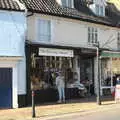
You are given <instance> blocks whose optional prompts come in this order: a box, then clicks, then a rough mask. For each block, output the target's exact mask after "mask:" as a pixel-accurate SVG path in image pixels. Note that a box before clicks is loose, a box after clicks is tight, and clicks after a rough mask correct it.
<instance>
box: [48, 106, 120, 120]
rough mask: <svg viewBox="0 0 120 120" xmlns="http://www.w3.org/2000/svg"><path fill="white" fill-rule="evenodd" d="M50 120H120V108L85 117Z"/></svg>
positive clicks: (76, 115) (77, 115)
mask: <svg viewBox="0 0 120 120" xmlns="http://www.w3.org/2000/svg"><path fill="white" fill-rule="evenodd" d="M50 120H120V108H115V109H110V110H106V111H102V110H101V111H99V112H93V113H90V114H84V115H79V113H78V114H75V115H69V116H64V117H63V116H61V117H60V118H54V119H50Z"/></svg>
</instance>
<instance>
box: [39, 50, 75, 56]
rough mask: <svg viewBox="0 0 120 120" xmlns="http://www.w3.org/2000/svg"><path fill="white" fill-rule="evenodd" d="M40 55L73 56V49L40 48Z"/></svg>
mask: <svg viewBox="0 0 120 120" xmlns="http://www.w3.org/2000/svg"><path fill="white" fill-rule="evenodd" d="M39 55H40V56H58V57H73V56H74V55H73V50H68V49H56V48H39Z"/></svg>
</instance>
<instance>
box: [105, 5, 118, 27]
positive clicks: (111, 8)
mask: <svg viewBox="0 0 120 120" xmlns="http://www.w3.org/2000/svg"><path fill="white" fill-rule="evenodd" d="M106 15H107V16H108V18H109V19H111V20H112V23H113V24H114V25H117V26H120V11H119V10H118V9H117V8H116V6H115V5H114V4H113V3H107V6H106Z"/></svg>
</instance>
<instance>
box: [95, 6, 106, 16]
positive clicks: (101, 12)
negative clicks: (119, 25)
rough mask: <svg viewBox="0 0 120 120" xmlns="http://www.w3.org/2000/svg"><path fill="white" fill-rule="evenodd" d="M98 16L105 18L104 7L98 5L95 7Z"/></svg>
mask: <svg viewBox="0 0 120 120" xmlns="http://www.w3.org/2000/svg"><path fill="white" fill-rule="evenodd" d="M95 11H96V14H97V15H99V16H104V7H103V6H100V5H98V4H96V5H95Z"/></svg>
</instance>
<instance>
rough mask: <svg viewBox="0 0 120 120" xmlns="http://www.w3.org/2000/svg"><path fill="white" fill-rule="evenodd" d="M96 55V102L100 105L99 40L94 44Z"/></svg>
mask: <svg viewBox="0 0 120 120" xmlns="http://www.w3.org/2000/svg"><path fill="white" fill-rule="evenodd" d="M96 49H97V51H96V54H97V55H96V57H97V104H98V105H101V98H100V67H99V42H98V44H97V45H96Z"/></svg>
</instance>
